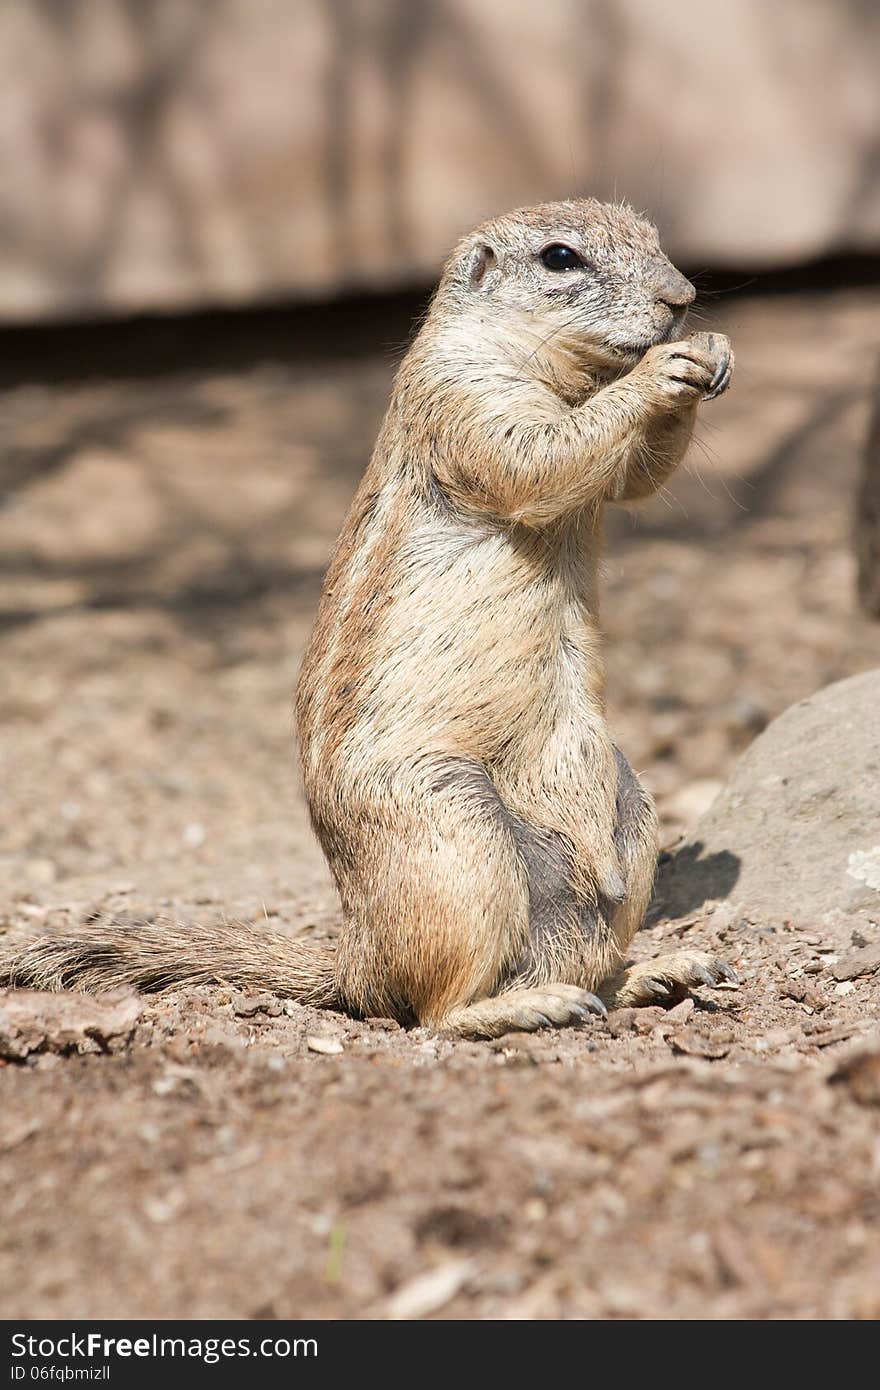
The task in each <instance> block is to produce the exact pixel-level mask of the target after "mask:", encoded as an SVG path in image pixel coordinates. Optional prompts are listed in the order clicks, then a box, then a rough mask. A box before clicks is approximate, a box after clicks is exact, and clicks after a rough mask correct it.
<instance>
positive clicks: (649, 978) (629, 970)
mask: <svg viewBox="0 0 880 1390" xmlns="http://www.w3.org/2000/svg"><path fill="white" fill-rule="evenodd" d="M723 980H726V981H728V982H730V983H732V984H736V983H738V981H739V976H738V975H737V973H736V971H735V970H734V969H733V968H732V967H731V966H729V965H727V964H726V963H725V962H724V961H723V960H716V959H715V957H714V956H710V955H709V954H708V952H707V951H671V952H670V953H669V954H668V955H666V956H657V958H656V959H655V960H646V961H639V962H638V964H636V965H627V966H623V967H622V968H621V969H620V970H618V971H616V972H615V974H613V975H609V976H608V978H607V979H606V980H604V981H603V982H602V984H601V985H600V987H599V994H600V995H601V997H602V999H603V1000H604V1001H605V1003H606V1004H607V1005H608V1008H609V1009H622V1008H628V1007H632V1006H633V1005H638V1004H660V1003H663V1002H665V1001H667V1000H669V999H670V998H675V997H677V996H681V995H682V994H685V993H687V991H688V990H689V989H691V988H693V987H694V986H695V985H707V986H709V988H712V987H714V986H715V985H717V984H720V983H721V982H722V981H723Z"/></svg>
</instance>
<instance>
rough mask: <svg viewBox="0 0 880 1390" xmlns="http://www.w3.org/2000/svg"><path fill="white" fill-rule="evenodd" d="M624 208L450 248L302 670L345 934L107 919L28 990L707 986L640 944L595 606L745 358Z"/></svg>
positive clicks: (468, 1031) (322, 829) (506, 1020)
mask: <svg viewBox="0 0 880 1390" xmlns="http://www.w3.org/2000/svg"><path fill="white" fill-rule="evenodd" d="M693 299H694V290H693V287H692V286H691V285H690V283H689V282H688V281H687V280H686V279H685V278H684V276H682V275H681V274H679V272H678V271H677V270H676V269H675V268H674V266H673V265H672V264H671V263H670V261H669V260H668V259H667V258H666V256H665V255H664V254H663V252H662V251H661V249H660V244H659V241H658V237H657V232H656V230H655V228H654V227H653V226H652V225H651V224H650V223H649V222H647V221H645V220H644V219H643V218H641V217H639V216H637V215H636V214H635V213H634V212H633V211H632V210H631V209H630V208H628V207H626V206H622V205H608V204H603V203H598V202H595V201H593V200H589V199H583V200H572V201H569V202H562V203H553V204H547V205H544V206H541V207H536V208H531V209H525V210H522V211H519V212H514V213H511V214H509V215H508V216H504V217H499V218H497V219H496V220H494V221H491V222H488V223H486V224H485V225H484V226H482V227H479V228H478V229H477V230H476V231H475V232H473V233H472V234H471V235H470V236H467V237H465V238H464V240H463V241H462V242H460V244H459V245H458V246H457V247H456V249H455V251H454V252H453V254H452V256H451V257H450V259H449V261H448V263H447V265H446V267H445V270H444V272H443V276H442V279H441V281H440V285H439V288H438V289H437V292H436V294H435V296H434V299H433V302H432V304H431V307H430V310H429V312H428V314H427V317H426V319H425V321H424V324H423V326H422V328H421V330H420V332H419V333H418V335H417V337H416V338H415V341H414V342H413V344H412V346H411V348H410V350H409V352H408V353H407V355H406V357H405V359H404V361H403V363H402V365H401V367H400V370H399V372H398V374H397V378H396V381H395V384H394V389H393V393H392V398H391V403H390V406H389V409H388V412H387V415H386V417H385V421H384V424H383V426H382V430H381V433H380V435H379V439H378V442H377V444H376V448H375V451H374V453H373V457H372V461H371V463H370V465H369V467H368V469H367V471H366V474H365V476H364V478H363V481H362V482H361V485H360V487H359V489H358V491H357V494H356V496H355V499H354V503H353V505H352V508H351V511H350V513H349V516H348V518H347V520H346V522H345V525H344V528H343V531H342V534H341V536H340V538H339V541H338V543H337V546H336V549H335V551H334V554H333V557H332V560H331V563H330V567H329V570H328V573H327V577H326V581H325V584H324V591H323V595H322V598H321V603H320V608H319V611H318V617H317V621H316V624H315V629H314V633H313V636H312V639H311V643H310V645H309V648H308V650H307V653H306V656H305V660H304V663H303V668H302V674H301V677H300V681H299V688H298V697H297V711H298V718H299V731H300V741H301V749H302V765H303V774H304V781H305V789H306V795H307V797H308V802H309V806H310V809H311V814H312V821H313V824H314V827H315V830H316V832H317V835H318V838H319V840H320V842H321V845H322V846H323V848H324V851H325V853H326V855H327V859H328V861H329V863H330V867H331V869H332V871H333V875H334V877H335V880H336V883H337V885H338V888H339V892H340V896H341V899H342V906H343V914H344V920H343V925H342V928H341V932H340V936H339V941H338V943H337V944H335V945H329V944H328V945H326V946H324V945H316V944H312V943H304V942H301V941H297V940H295V939H291V938H289V937H286V936H284V935H282V934H280V933H272V932H268V931H264V930H262V929H260V928H257V927H244V926H231V925H230V926H228V927H224V928H220V927H214V928H210V929H198V928H186V929H183V928H182V927H174V926H173V925H171V924H164V925H156V924H152V925H151V924H149V923H146V924H143V925H141V926H137V927H129V928H127V929H123V928H122V927H121V926H118V925H114V924H112V923H105V924H103V925H100V926H96V927H93V928H90V929H84V930H83V931H82V933H80V934H79V935H78V936H77V937H76V938H63V939H60V938H54V939H53V938H52V937H50V936H47V937H45V938H42V939H41V940H39V941H37V942H34V943H32V944H31V945H30V946H27V947H25V948H24V949H23V950H21V951H20V952H19V953H18V954H17V955H16V956H14V957H13V958H12V960H11V962H9V961H8V962H7V964H6V968H5V976H6V978H7V979H8V980H9V981H10V982H11V983H17V984H37V985H42V986H44V987H45V986H47V985H48V986H54V987H57V986H61V985H67V984H79V985H81V986H85V987H90V988H94V987H99V986H107V985H115V984H119V983H121V982H125V981H127V982H130V983H134V984H138V985H140V986H142V987H159V986H162V985H164V984H168V983H173V982H194V981H205V980H210V979H218V978H220V979H223V980H226V981H230V982H238V983H243V984H255V985H259V986H261V987H264V988H268V989H272V990H275V991H276V992H278V993H280V994H285V995H288V996H292V997H294V998H299V999H302V1000H305V1001H308V1002H312V1003H315V1004H320V1005H326V1006H331V1007H332V1006H335V1007H341V1008H345V1009H348V1010H350V1011H352V1012H354V1013H357V1014H359V1015H361V1016H365V1015H366V1016H369V1015H385V1016H392V1017H394V1018H397V1019H399V1020H400V1021H402V1022H404V1023H409V1022H417V1023H421V1024H423V1025H427V1026H429V1027H433V1028H438V1029H449V1030H451V1031H453V1032H457V1033H459V1034H463V1035H470V1036H494V1035H497V1034H499V1033H502V1032H504V1031H506V1030H508V1029H513V1028H520V1029H532V1028H539V1027H543V1026H547V1025H557V1026H558V1025H563V1024H576V1023H578V1022H581V1021H583V1019H584V1018H585V1017H586V1015H587V1014H588V1013H590V1012H600V1013H601V1012H604V1011H605V1008H606V1007H607V1006H609V1005H619V1004H630V1003H640V1002H646V1001H649V1000H652V999H657V998H660V997H663V995H664V994H667V993H668V992H669V991H670V990H671V989H672V988H673V987H675V986H687V985H690V984H695V983H698V982H702V983H705V984H712V983H715V982H717V980H718V979H719V978H720V977H721V976H723V975H724V974H725V973H727V967H725V966H723V965H722V964H720V963H719V962H716V961H714V960H712V959H711V957H709V956H707V955H705V954H703V953H698V952H686V951H682V952H676V953H675V954H673V955H667V956H661V957H660V958H659V959H656V960H653V961H649V962H645V963H642V964H638V965H628V964H627V962H626V950H627V947H628V945H629V943H630V940H631V938H632V936H633V934H634V933H635V932H636V930H637V929H638V927H639V925H640V923H641V921H642V918H643V916H644V913H645V909H646V907H647V904H648V900H649V897H650V893H651V886H652V881H653V876H654V867H655V862H656V854H657V834H656V819H655V814H654V810H653V807H652V804H651V801H650V799H649V798H648V796H647V795H646V794H645V792H644V791H643V789H642V788H641V786H640V784H639V781H638V779H637V777H636V776H635V774H634V773H633V771H632V769H631V768H630V766H629V764H628V762H627V761H626V759H625V758H624V756H623V754H622V753H621V752H620V751H619V750H618V749H617V748H616V747H615V745H614V744H613V742H612V740H611V736H610V734H609V731H608V727H607V724H606V719H605V709H604V699H603V685H604V672H603V666H602V657H601V651H600V637H599V628H598V618H597V608H598V596H597V568H598V556H599V549H600V527H601V519H602V511H603V508H604V506H605V503H606V502H609V501H611V502H627V501H631V500H633V499H636V498H641V497H647V496H648V495H650V494H651V493H653V492H655V491H656V490H657V489H658V488H659V487H661V486H662V485H663V483H664V482H665V481H666V480H667V479H668V477H669V475H670V474H671V473H672V471H673V469H674V468H675V467H676V465H677V464H678V463H679V462H680V461H681V459H682V457H683V455H684V453H685V450H686V448H687V445H688V442H689V440H690V436H691V431H692V429H693V425H694V420H695V417H696V413H697V408H698V405H699V403H700V402H701V401H705V400H710V399H712V397H714V396H717V395H719V394H720V393H721V392H722V391H723V390H724V389H725V388H726V387H727V384H728V382H729V380H730V376H731V372H732V367H733V355H732V353H731V350H730V346H729V343H728V341H727V339H726V338H725V337H723V336H722V335H720V334H706V333H699V334H695V335H693V336H690V337H681V336H680V335H681V333H682V325H683V321H684V317H685V314H686V312H687V309H688V307H689V306H690V304H691V303H692V301H693Z"/></svg>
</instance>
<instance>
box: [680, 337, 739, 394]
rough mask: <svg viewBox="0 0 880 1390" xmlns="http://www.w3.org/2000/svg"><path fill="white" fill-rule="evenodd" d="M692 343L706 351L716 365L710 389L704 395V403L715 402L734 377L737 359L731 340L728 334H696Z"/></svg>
mask: <svg viewBox="0 0 880 1390" xmlns="http://www.w3.org/2000/svg"><path fill="white" fill-rule="evenodd" d="M690 341H691V343H693V344H695V345H697V346H698V347H699V348H700V350H701V351H704V352H705V353H706V356H707V357H708V358H709V360H710V361H711V362H712V363H713V364H714V368H715V370H714V372H713V374H712V380H711V381H710V382H709V389H708V391H706V392H705V393H704V395H703V400H704V401H714V400H715V399H716V397H717V396H721V395H723V394H724V392H725V391H726V390H727V388H728V386H729V385H730V379H731V377H732V376H733V367H734V361H735V359H734V356H733V348H732V347H731V346H730V339H729V338H728V337H727V334H726V333H695V334H694V335H693V337H692V338H691V340H690Z"/></svg>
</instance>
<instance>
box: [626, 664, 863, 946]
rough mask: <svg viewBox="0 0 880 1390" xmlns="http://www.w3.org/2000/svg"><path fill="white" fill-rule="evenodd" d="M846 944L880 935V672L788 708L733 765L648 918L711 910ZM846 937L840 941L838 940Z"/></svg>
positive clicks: (663, 881) (664, 873)
mask: <svg viewBox="0 0 880 1390" xmlns="http://www.w3.org/2000/svg"><path fill="white" fill-rule="evenodd" d="M712 899H715V900H722V901H727V902H730V903H736V905H737V911H738V912H739V913H741V914H742V915H743V916H744V917H745V918H746V919H747V920H749V921H752V922H756V923H772V924H776V923H779V922H785V921H789V922H791V923H792V924H793V925H795V926H797V927H798V928H800V929H803V930H810V929H816V928H820V929H822V930H823V931H825V932H826V933H828V932H832V933H834V934H835V935H836V936H837V937H838V939H840V940H841V941H844V940H845V941H846V944H847V945H848V944H849V941H850V934H851V932H852V929H853V928H854V927H864V928H866V931H865V936H866V940H867V941H868V942H869V943H874V942H876V940H877V938H878V929H880V670H876V671H868V672H866V673H865V674H864V675H860V676H853V677H851V678H850V679H849V680H845V681H839V682H838V683H837V684H835V685H831V686H828V687H826V689H824V690H820V691H819V692H818V693H817V694H815V695H812V696H810V698H809V699H807V700H802V701H801V702H800V704H797V705H793V706H792V707H791V709H788V710H786V711H785V713H784V714H782V715H780V717H779V718H778V719H776V720H774V722H773V723H772V724H771V725H770V726H769V728H767V729H766V730H765V731H764V733H763V734H761V736H760V737H759V738H757V739H756V740H755V742H754V743H753V744H751V746H750V747H749V749H748V750H747V752H746V753H745V754H744V755H743V757H742V758H741V759H740V761H739V763H738V764H737V766H736V767H735V768H734V770H733V773H732V775H731V777H730V778H729V780H728V781H727V783H726V784H725V786H724V787H723V788H722V790H721V792H719V794H718V796H717V797H716V798H715V801H714V802H713V803H712V805H711V806H710V808H709V809H708V811H706V813H705V814H704V815H703V816H702V817H701V818H700V820H699V821H698V822H697V825H696V828H695V829H694V831H693V833H692V835H691V836H690V837H689V839H688V841H687V843H686V844H685V845H684V846H682V848H681V849H680V850H679V851H678V852H677V853H676V854H675V855H674V856H673V857H672V859H671V860H670V861H668V862H667V863H666V864H665V865H664V866H663V867H662V869H661V873H660V875H659V879H658V885H657V894H656V899H655V913H654V915H655V916H656V915H657V914H658V913H659V914H661V915H662V916H665V917H683V916H685V915H687V914H688V913H692V912H696V911H699V910H700V909H701V908H702V907H703V905H704V904H705V903H706V902H708V901H709V900H712ZM844 933H845V936H844Z"/></svg>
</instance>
